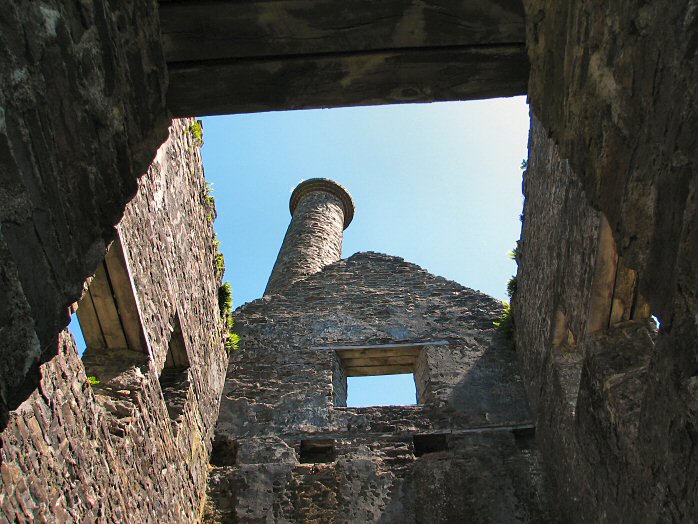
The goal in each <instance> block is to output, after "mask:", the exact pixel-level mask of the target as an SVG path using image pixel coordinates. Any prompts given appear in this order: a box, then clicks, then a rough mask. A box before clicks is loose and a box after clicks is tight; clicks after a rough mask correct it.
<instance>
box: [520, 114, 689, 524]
mask: <svg viewBox="0 0 698 524" xmlns="http://www.w3.org/2000/svg"><path fill="white" fill-rule="evenodd" d="M530 140H531V144H530V157H529V163H528V169H527V171H526V175H525V179H524V193H525V196H526V202H525V205H524V223H523V230H522V240H521V249H522V254H521V260H520V267H519V274H518V286H517V289H518V291H517V295H516V297H515V300H514V307H515V321H516V344H517V348H518V354H519V357H520V362H521V364H522V374H523V377H524V381H525V383H526V387H527V392H528V395H529V399H530V401H531V404H532V406H533V407H534V412H535V415H536V416H535V419H536V435H537V439H538V440H539V442H540V443H541V449H542V450H543V456H544V459H545V464H546V467H547V469H548V472H549V474H550V478H551V481H552V482H553V484H554V485H555V487H556V490H557V492H558V493H559V494H560V498H559V502H560V505H561V507H562V508H563V512H564V514H565V515H568V518H569V519H570V520H572V521H575V522H599V521H603V522H620V521H636V522H663V521H671V520H675V521H680V522H681V521H686V520H687V519H688V520H690V519H689V518H688V517H687V516H688V515H690V514H692V511H693V509H692V508H693V505H694V504H695V501H696V492H695V488H688V486H689V485H692V484H691V482H692V481H691V478H692V475H694V473H692V472H693V467H692V466H691V465H690V464H692V461H693V459H692V457H691V455H690V453H689V454H688V455H687V454H686V453H687V448H685V447H683V446H685V444H679V443H680V442H681V441H682V440H683V439H688V440H691V436H690V430H687V432H686V433H683V432H678V433H675V430H670V429H669V428H666V430H667V431H669V432H670V434H672V435H674V436H672V437H670V436H668V435H666V438H671V439H673V440H674V444H675V445H677V444H678V445H677V447H676V448H674V449H672V450H671V451H669V450H667V451H665V452H663V453H662V452H661V450H662V447H663V446H656V444H654V443H653V442H652V440H651V439H649V438H648V434H654V435H657V433H661V430H660V429H659V426H658V425H657V422H656V421H657V420H658V419H660V418H662V417H665V416H667V414H668V411H664V412H661V413H660V412H659V411H658V410H657V409H656V407H654V406H653V405H652V403H651V402H650V401H649V400H650V399H653V398H655V399H656V398H658V397H659V398H662V397H664V398H666V397H665V395H667V393H668V392H671V390H672V388H674V387H676V386H673V385H672V382H671V381H662V383H661V384H659V383H657V381H658V380H659V377H661V376H662V374H663V373H664V372H665V371H664V370H662V367H660V366H661V364H660V362H661V361H662V360H664V361H665V362H666V361H667V360H669V359H670V354H667V349H664V350H663V349H662V348H667V346H666V345H664V346H662V344H667V343H668V342H669V340H670V339H669V336H670V335H668V334H667V333H666V332H665V328H664V327H663V328H662V330H661V331H660V334H659V335H658V336H656V333H655V332H654V329H653V328H652V324H651V323H652V321H651V320H650V319H649V318H648V315H649V310H648V309H645V308H644V307H642V304H641V303H637V300H640V301H641V300H642V297H641V294H639V293H638V292H637V290H632V291H629V286H630V287H633V286H636V285H637V284H636V283H635V284H632V285H631V284H629V282H634V281H632V280H629V279H628V270H627V268H626V267H625V262H626V259H625V258H624V257H622V256H621V255H619V254H618V252H619V250H618V249H617V247H616V246H615V242H614V240H613V238H612V236H610V235H609V234H607V233H605V232H604V231H605V229H604V228H608V226H607V225H605V224H606V222H605V217H604V215H603V214H601V213H599V212H598V211H595V210H594V209H592V208H591V206H590V205H589V203H588V200H587V198H586V194H585V192H584V191H583V189H582V185H581V183H580V181H579V179H578V178H577V177H576V176H575V174H574V172H573V171H572V170H571V168H570V167H569V164H568V162H566V161H563V160H561V159H560V157H559V152H558V148H557V147H556V145H555V144H554V142H553V141H552V140H551V139H549V138H548V136H547V132H546V131H545V130H544V129H543V127H542V126H541V124H540V123H539V122H538V121H537V119H535V118H534V119H533V125H532V130H531V138H530ZM609 230H610V229H609ZM608 242H610V243H611V245H610V247H609V246H608V245H607V244H608ZM609 253H610V256H609ZM609 264H610V267H609V268H606V266H608V265H609ZM604 268H606V269H604ZM609 270H610V271H611V273H610V277H611V278H610V279H609V278H608V276H607V275H606V273H608V271H609ZM665 291H667V292H668V291H669V290H665ZM600 296H605V298H604V299H603V300H599V297H600ZM628 296H630V297H633V296H634V297H635V298H636V305H635V306H633V307H632V308H631V309H630V311H629V313H628V314H629V315H630V316H631V318H633V319H636V320H630V321H620V322H618V321H617V318H616V316H614V314H613V313H614V311H616V310H617V304H618V301H619V300H617V298H618V299H624V298H626V297H628ZM604 308H605V309H604ZM599 319H605V325H602V324H599ZM643 319H644V320H643ZM621 320H622V319H621ZM672 335H673V333H672ZM655 340H656V348H655ZM673 353H674V355H675V354H676V353H675V351H674V352H673ZM687 385H688V384H687V383H684V384H680V386H679V387H681V388H686V386H687ZM690 395H691V394H690V393H689V394H687V395H686V396H685V397H684V398H690ZM665 402H666V400H665ZM664 408H665V409H667V410H668V409H675V408H669V407H668V406H666V405H665V406H664ZM689 409H690V408H689ZM691 413H693V412H691V411H688V412H687V413H686V415H688V416H692V415H691ZM686 415H684V416H686ZM688 427H690V426H688ZM665 449H666V448H665ZM679 460H684V461H685V463H687V464H689V466H688V468H685V467H684V468H680V469H678V464H676V468H677V469H663V468H657V466H656V464H657V463H660V462H664V461H670V462H671V463H675V461H676V462H678V461H679ZM672 481H674V482H676V481H678V482H681V483H682V485H684V484H683V483H686V484H685V485H686V486H687V487H686V489H685V490H684V491H680V492H672V491H670V490H667V489H665V488H664V487H663V486H664V483H665V482H666V483H669V482H672Z"/></svg>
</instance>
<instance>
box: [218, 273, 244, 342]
mask: <svg viewBox="0 0 698 524" xmlns="http://www.w3.org/2000/svg"><path fill="white" fill-rule="evenodd" d="M218 308H219V309H220V314H221V318H222V319H223V322H225V327H226V335H225V349H226V351H228V352H230V351H235V350H237V349H238V347H239V343H240V336H239V335H238V334H237V333H235V332H234V330H233V329H234V327H235V320H234V319H233V291H232V288H231V287H230V283H228V282H224V283H223V284H222V285H221V286H220V287H219V288H218Z"/></svg>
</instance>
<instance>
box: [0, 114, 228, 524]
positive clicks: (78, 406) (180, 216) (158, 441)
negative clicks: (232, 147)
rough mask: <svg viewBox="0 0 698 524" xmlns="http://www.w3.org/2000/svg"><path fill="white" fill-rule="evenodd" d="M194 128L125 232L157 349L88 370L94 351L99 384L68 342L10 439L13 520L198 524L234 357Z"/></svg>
mask: <svg viewBox="0 0 698 524" xmlns="http://www.w3.org/2000/svg"><path fill="white" fill-rule="evenodd" d="M192 123H193V121H191V120H188V121H187V120H185V121H175V122H174V123H173V125H172V128H171V138H170V140H168V141H167V142H166V143H165V144H164V145H163V146H162V147H161V148H160V150H159V152H158V156H157V157H156V161H155V163H154V164H153V165H152V166H151V168H150V170H149V172H148V174H147V175H146V176H145V177H143V178H142V179H141V180H140V188H139V194H138V196H137V197H136V199H134V200H133V201H132V202H131V203H130V204H129V205H128V207H127V209H126V212H125V216H124V218H123V220H122V221H121V223H120V224H119V226H118V229H119V235H120V237H121V239H122V242H123V247H124V251H125V254H126V256H127V259H128V262H129V268H130V270H131V277H132V279H133V283H134V286H135V289H136V290H137V301H138V306H139V311H138V314H139V315H140V320H141V322H142V325H143V329H144V333H145V338H146V340H147V341H148V348H149V351H148V352H146V353H142V352H137V351H133V350H126V349H124V350H111V351H109V352H106V353H105V352H102V353H100V355H99V361H98V362H91V361H90V362H88V360H89V358H90V357H89V353H90V349H89V348H88V350H87V351H86V357H85V359H86V360H85V362H84V364H85V365H88V364H89V366H90V370H91V373H95V374H96V376H97V379H98V380H100V383H99V384H92V385H91V384H90V383H89V382H88V380H87V376H86V374H85V367H84V365H83V361H81V360H80V357H79V356H78V354H77V351H76V349H75V346H74V343H73V339H72V336H71V335H70V333H69V332H67V331H65V332H63V333H62V334H61V335H60V336H59V345H58V347H57V348H56V350H57V353H58V354H57V356H56V357H54V358H53V359H51V360H50V361H49V362H47V363H46V364H44V365H42V366H41V368H40V373H41V383H40V386H39V388H38V389H37V390H35V391H34V392H33V393H32V394H31V396H30V397H29V398H28V399H27V400H26V401H25V402H23V403H22V404H21V405H20V407H19V408H18V409H17V410H15V411H13V412H12V413H11V416H10V419H9V423H8V425H7V427H6V428H5V430H4V431H3V432H2V433H1V434H0V439H1V440H0V442H1V443H2V449H1V450H0V458H1V463H2V465H1V466H0V508H1V510H0V522H15V521H16V522H29V521H34V520H37V521H47V522H191V521H194V520H195V519H197V517H198V515H199V513H200V509H201V505H202V497H203V494H204V488H205V485H206V479H207V464H208V457H209V452H210V445H211V444H210V443H211V439H212V435H213V428H214V425H215V420H216V415H217V412H218V402H219V399H220V392H221V390H222V387H223V379H224V376H225V369H226V364H227V355H226V354H225V351H224V348H223V334H224V326H223V322H222V320H221V318H220V315H219V309H218V302H217V290H218V285H219V283H220V281H219V278H220V276H219V275H217V272H216V271H215V269H214V266H215V262H214V257H215V246H214V244H213V228H212V224H211V223H210V221H209V220H208V219H207V214H208V212H209V209H208V205H207V204H206V186H205V180H204V178H203V169H202V166H201V156H200V153H199V144H198V143H197V141H196V140H195V139H194V137H193V136H192V134H191V132H190V127H189V126H190V125H191V124H192ZM175 317H177V318H179V321H180V322H181V329H182V332H183V337H184V340H185V344H186V350H187V353H188V358H189V361H190V363H191V367H190V370H189V374H188V381H186V383H185V384H184V385H183V386H182V383H180V386H182V387H184V389H182V387H180V388H179V389H178V390H177V391H176V392H174V393H175V398H174V399H173V398H172V393H173V391H172V390H171V389H170V390H168V389H167V388H165V389H164V390H162V389H161V387H160V382H159V381H158V376H159V375H161V373H162V370H163V366H164V363H165V356H166V354H167V352H168V342H169V340H170V337H171V336H172V331H173V329H174V326H173V322H174V320H173V319H174V318H175ZM149 354H150V355H151V356H150V357H149ZM112 370H116V371H115V372H114V373H112ZM112 375H113V376H112ZM169 387H170V388H172V387H174V385H173V384H170V385H169ZM172 408H174V409H176V410H178V412H177V413H176V416H172V415H173V414H172V413H168V410H170V411H171V409H172Z"/></svg>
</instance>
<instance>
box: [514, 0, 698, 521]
mask: <svg viewBox="0 0 698 524" xmlns="http://www.w3.org/2000/svg"><path fill="white" fill-rule="evenodd" d="M525 5H526V14H527V31H528V34H527V45H528V50H529V57H530V60H531V65H532V71H531V78H530V83H529V99H530V101H531V108H532V112H533V115H534V116H535V118H534V121H533V126H532V133H531V142H530V162H529V169H528V173H527V182H526V186H527V189H526V212H525V222H524V227H523V237H522V238H523V250H522V264H521V267H520V271H519V293H518V296H517V299H516V301H515V302H516V308H515V309H516V313H517V315H518V316H519V319H518V323H517V331H518V334H517V341H518V347H519V353H520V355H521V362H522V366H523V370H522V371H523V374H524V377H525V380H526V383H527V385H528V391H529V395H530V399H531V403H532V405H533V406H534V407H535V408H534V409H535V411H536V421H537V431H538V435H539V437H540V438H541V441H542V442H543V443H545V444H544V446H543V447H542V449H543V450H545V455H546V464H548V467H549V470H550V471H551V472H553V477H554V478H555V479H556V482H557V483H558V487H559V493H560V494H561V498H560V501H561V503H563V504H564V505H566V507H567V514H568V515H570V516H571V518H574V519H575V520H577V521H580V522H599V521H606V522H618V521H625V520H628V521H639V522H663V521H674V522H688V521H691V520H692V519H693V516H694V515H695V514H696V511H697V508H696V501H698V490H697V489H698V488H697V487H696V486H698V483H697V479H698V461H697V460H696V455H695V452H694V449H695V442H696V441H697V439H698V408H697V406H698V387H697V386H696V384H698V352H697V351H696V344H695V340H696V339H697V337H698V331H697V327H696V326H697V324H696V320H695V319H696V318H698V317H697V316H696V315H697V314H698V300H697V299H696V289H698V282H697V281H696V279H697V278H698V262H697V261H698V257H696V246H697V245H698V239H697V238H696V235H697V234H698V233H697V232H698V207H696V198H695V195H696V180H697V178H696V173H697V167H698V153H697V151H698V148H697V147H696V140H697V138H696V137H698V130H697V129H696V122H697V121H698V120H697V119H696V109H697V106H696V100H697V98H696V96H695V95H696V92H695V91H696V89H697V87H696V86H698V78H696V75H697V74H698V73H697V71H698V67H697V65H698V54H697V52H696V49H697V48H696V42H698V38H697V35H698V18H697V16H698V11H697V10H696V6H695V2H692V1H688V0H686V1H679V2H662V1H655V2H639V1H633V0H628V1H621V2H613V3H608V2H607V3H602V2H593V1H582V2H574V3H570V2H557V3H555V2H549V1H543V0H527V1H525ZM595 230H596V232H595ZM622 310H624V312H623V311H622ZM650 313H652V314H654V315H656V316H657V317H658V318H659V320H660V321H661V329H660V330H659V333H658V335H657V336H656V340H655V337H654V330H653V329H652V326H647V325H646V324H643V322H642V321H641V319H642V318H643V317H647V316H648V315H649V314H650ZM604 317H605V322H601V323H600V321H603V320H604ZM638 322H639V324H638ZM603 323H605V327H602V324H603ZM556 361H557V362H563V366H560V365H559V364H556ZM565 384H566V386H565ZM560 388H563V389H565V388H566V389H567V393H565V392H564V391H562V390H561V389H560ZM563 393H564V395H563ZM565 397H567V398H565ZM563 400H565V401H566V402H565V404H567V405H563ZM569 403H571V406H572V407H574V410H573V411H571V410H570V404H569Z"/></svg>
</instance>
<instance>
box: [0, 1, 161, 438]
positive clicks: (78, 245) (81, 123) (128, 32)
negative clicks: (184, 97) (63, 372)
mask: <svg viewBox="0 0 698 524" xmlns="http://www.w3.org/2000/svg"><path fill="white" fill-rule="evenodd" d="M2 13H3V16H2V20H0V64H2V66H1V67H0V171H2V178H1V180H0V282H2V284H1V285H0V304H2V307H0V326H2V328H1V329H2V338H3V341H4V349H3V351H2V352H0V428H2V427H3V426H4V422H5V421H6V416H7V410H8V409H13V408H15V407H17V406H18V405H19V404H20V403H21V402H22V401H23V400H25V399H26V398H27V396H28V395H29V394H30V393H31V391H32V390H33V389H34V388H35V387H36V385H37V384H38V380H39V373H38V366H39V364H41V363H42V362H46V361H47V360H48V359H50V358H51V357H53V356H54V355H55V354H56V350H57V348H58V347H59V343H58V339H57V335H58V333H59V332H60V331H61V330H62V329H63V328H64V327H65V326H66V325H67V323H68V314H67V308H68V306H70V304H71V303H73V302H74V301H75V300H77V299H78V298H79V297H80V295H81V293H82V284H83V282H84V281H85V278H86V277H87V276H89V275H91V274H93V273H94V271H95V269H96V268H97V265H98V264H99V263H100V262H101V261H102V259H103V258H104V253H105V251H106V246H107V245H108V244H109V242H111V240H112V239H113V238H114V234H115V231H114V225H115V224H116V223H117V222H118V221H119V219H120V217H121V215H122V214H123V212H124V206H125V205H126V202H128V200H129V199H131V198H132V197H133V195H134V194H135V192H136V188H137V186H136V180H137V177H138V176H140V175H142V174H143V173H145V171H146V169H147V167H148V164H149V163H150V162H151V161H152V159H153V156H154V154H155V150H156V149H157V147H158V146H159V145H160V143H162V141H163V140H164V139H165V138H166V137H167V125H168V122H169V119H168V118H167V112H166V109H165V105H164V100H165V88H166V72H165V67H164V65H165V62H164V59H163V56H162V50H161V48H160V42H159V41H160V32H159V24H158V17H157V2H156V1H154V0H146V1H142V0H137V1H135V0H113V1H111V0H108V1H91V0H88V1H77V0H70V1H65V0H46V1H41V2H30V1H20V0H16V1H15V0H6V1H3V2H2Z"/></svg>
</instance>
